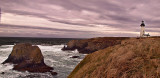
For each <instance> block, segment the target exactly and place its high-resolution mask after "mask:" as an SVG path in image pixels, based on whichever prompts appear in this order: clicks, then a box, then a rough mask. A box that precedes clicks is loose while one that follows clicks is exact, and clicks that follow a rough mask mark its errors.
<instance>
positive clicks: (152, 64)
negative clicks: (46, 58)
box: [68, 38, 160, 78]
mask: <svg viewBox="0 0 160 78" xmlns="http://www.w3.org/2000/svg"><path fill="white" fill-rule="evenodd" d="M110 77H114V78H124V77H127V78H128V77H130V78H135V77H138V78H142V77H147V78H151V77H154V78H155V77H160V39H159V38H146V39H129V40H124V41H122V43H121V44H120V45H116V46H113V47H108V48H105V49H103V50H99V51H97V52H94V53H92V54H89V55H87V56H86V57H85V58H84V60H82V61H81V62H80V63H79V64H78V65H77V66H76V68H75V69H74V70H73V71H72V73H71V74H70V75H69V76H68V78H110Z"/></svg>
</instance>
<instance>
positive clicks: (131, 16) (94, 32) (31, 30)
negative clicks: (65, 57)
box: [0, 0, 160, 38]
mask: <svg viewBox="0 0 160 78" xmlns="http://www.w3.org/2000/svg"><path fill="white" fill-rule="evenodd" d="M159 3H160V0H0V8H1V21H0V37H50V38H93V37H137V36H139V34H140V24H141V21H142V20H144V21H145V24H146V27H145V30H146V33H149V34H150V35H151V36H160V4H159Z"/></svg>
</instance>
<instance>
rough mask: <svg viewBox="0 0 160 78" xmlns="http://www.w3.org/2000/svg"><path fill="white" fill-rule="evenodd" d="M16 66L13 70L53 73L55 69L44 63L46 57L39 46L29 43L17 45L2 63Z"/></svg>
mask: <svg viewBox="0 0 160 78" xmlns="http://www.w3.org/2000/svg"><path fill="white" fill-rule="evenodd" d="M5 63H11V64H15V65H14V68H13V70H17V71H29V72H39V73H44V72H51V74H56V72H52V70H53V68H52V67H49V66H47V65H46V64H45V63H44V57H43V55H42V53H41V50H40V48H39V47H38V46H32V44H29V43H20V44H16V45H15V46H14V47H13V50H12V52H11V54H10V55H9V57H8V58H7V59H6V60H5V61H4V62H3V63H2V64H5Z"/></svg>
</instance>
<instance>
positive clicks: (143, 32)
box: [140, 20, 150, 37]
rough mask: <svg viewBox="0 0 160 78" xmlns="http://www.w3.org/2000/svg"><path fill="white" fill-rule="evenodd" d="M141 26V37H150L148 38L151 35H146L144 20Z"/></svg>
mask: <svg viewBox="0 0 160 78" xmlns="http://www.w3.org/2000/svg"><path fill="white" fill-rule="evenodd" d="M140 26H141V31H140V37H148V36H150V35H149V33H148V34H145V24H144V21H143V20H142V23H141V25H140Z"/></svg>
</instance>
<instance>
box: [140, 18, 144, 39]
mask: <svg viewBox="0 0 160 78" xmlns="http://www.w3.org/2000/svg"><path fill="white" fill-rule="evenodd" d="M140 26H141V32H140V37H143V36H144V34H145V24H144V21H142V23H141V25H140Z"/></svg>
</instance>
